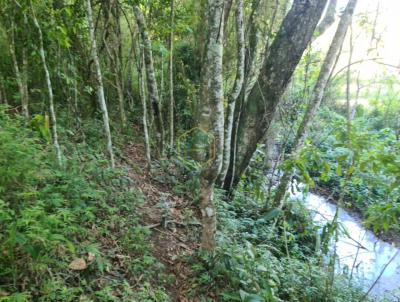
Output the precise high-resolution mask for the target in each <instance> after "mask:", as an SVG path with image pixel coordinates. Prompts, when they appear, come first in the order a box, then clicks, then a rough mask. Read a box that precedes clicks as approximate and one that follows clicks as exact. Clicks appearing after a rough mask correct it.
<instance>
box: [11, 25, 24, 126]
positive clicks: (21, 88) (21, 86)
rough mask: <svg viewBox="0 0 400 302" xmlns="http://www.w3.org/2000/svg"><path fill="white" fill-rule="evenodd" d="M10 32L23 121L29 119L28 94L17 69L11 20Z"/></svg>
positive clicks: (13, 30)
mask: <svg viewBox="0 0 400 302" xmlns="http://www.w3.org/2000/svg"><path fill="white" fill-rule="evenodd" d="M10 30H11V34H10V45H9V46H10V54H11V58H12V61H13V68H14V72H15V78H16V80H17V85H18V91H19V97H20V100H21V106H22V116H23V117H24V118H25V121H27V120H28V119H29V107H28V96H27V95H25V93H26V92H27V89H26V88H25V87H26V85H25V84H24V77H23V75H22V73H21V71H20V69H19V64H18V60H17V55H16V51H15V50H16V47H15V24H14V21H13V20H12V21H11V29H10Z"/></svg>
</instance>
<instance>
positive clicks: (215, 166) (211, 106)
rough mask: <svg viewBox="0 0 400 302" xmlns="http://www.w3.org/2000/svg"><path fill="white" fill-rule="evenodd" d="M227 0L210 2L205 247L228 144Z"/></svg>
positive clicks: (210, 243)
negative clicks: (225, 97) (225, 82)
mask: <svg viewBox="0 0 400 302" xmlns="http://www.w3.org/2000/svg"><path fill="white" fill-rule="evenodd" d="M223 13H224V0H209V2H208V12H207V16H208V39H207V46H206V50H205V57H204V61H203V68H202V72H203V78H204V80H203V81H202V87H201V90H202V92H201V100H200V101H201V107H200V108H201V114H200V116H199V128H200V129H201V130H202V131H204V132H205V133H207V134H208V136H209V138H211V140H212V142H211V145H212V148H211V149H212V150H211V151H210V154H209V158H208V159H207V162H206V163H204V165H203V169H202V172H201V175H200V210H201V214H202V225H203V231H202V240H201V246H202V248H203V249H205V250H209V251H211V250H213V249H214V248H215V244H216V242H215V232H216V224H217V221H216V209H215V206H214V201H213V199H214V197H213V191H214V185H215V181H216V179H217V177H218V175H219V173H220V170H221V166H222V157H223V147H224V106H223V86H222V85H223V82H222V54H223V33H224V24H223V22H224V21H223Z"/></svg>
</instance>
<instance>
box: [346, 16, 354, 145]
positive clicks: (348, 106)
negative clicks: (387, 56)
mask: <svg viewBox="0 0 400 302" xmlns="http://www.w3.org/2000/svg"><path fill="white" fill-rule="evenodd" d="M349 29H350V30H349V34H350V35H349V36H350V38H349V43H350V45H349V46H350V49H349V59H348V64H347V70H346V118H347V144H348V145H349V146H350V144H351V62H352V60H353V48H354V47H353V28H352V26H351V24H350V28H349Z"/></svg>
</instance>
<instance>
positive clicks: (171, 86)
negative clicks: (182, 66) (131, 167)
mask: <svg viewBox="0 0 400 302" xmlns="http://www.w3.org/2000/svg"><path fill="white" fill-rule="evenodd" d="M174 19H175V8H174V0H171V4H170V16H169V23H170V33H169V65H168V70H169V73H168V75H169V144H170V145H171V147H172V146H173V145H174V103H175V101H174V26H175V25H174V22H175V21H174Z"/></svg>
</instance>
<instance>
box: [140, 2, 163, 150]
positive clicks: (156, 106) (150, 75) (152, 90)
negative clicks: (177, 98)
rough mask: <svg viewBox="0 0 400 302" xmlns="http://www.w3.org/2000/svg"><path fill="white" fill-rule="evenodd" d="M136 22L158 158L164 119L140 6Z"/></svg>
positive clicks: (161, 148)
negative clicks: (141, 47)
mask: <svg viewBox="0 0 400 302" xmlns="http://www.w3.org/2000/svg"><path fill="white" fill-rule="evenodd" d="M133 12H134V14H135V17H136V22H137V25H138V28H139V32H140V36H141V38H142V42H143V53H144V60H145V65H146V75H147V89H148V92H149V98H150V101H151V104H152V107H153V112H154V121H155V125H156V138H157V152H158V157H162V156H163V153H164V124H163V119H162V112H161V104H160V99H159V94H158V88H157V81H156V76H155V72H154V64H153V54H152V51H151V42H150V39H149V36H148V33H147V29H146V23H145V20H144V17H143V14H142V12H141V10H140V8H139V7H138V6H134V7H133Z"/></svg>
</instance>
